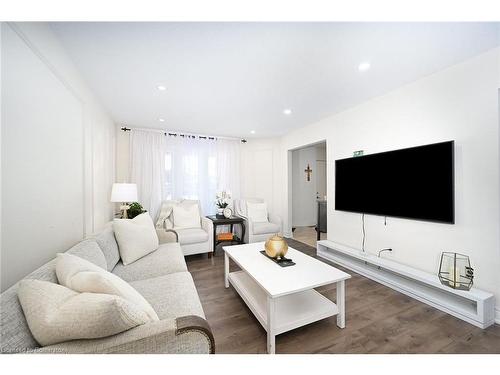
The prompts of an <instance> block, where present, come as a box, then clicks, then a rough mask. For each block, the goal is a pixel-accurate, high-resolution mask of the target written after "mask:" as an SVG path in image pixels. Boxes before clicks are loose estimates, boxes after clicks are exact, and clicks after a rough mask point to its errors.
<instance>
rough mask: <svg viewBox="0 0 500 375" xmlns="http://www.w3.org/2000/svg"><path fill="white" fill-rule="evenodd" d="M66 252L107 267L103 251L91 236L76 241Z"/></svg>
mask: <svg viewBox="0 0 500 375" xmlns="http://www.w3.org/2000/svg"><path fill="white" fill-rule="evenodd" d="M66 253H67V254H71V255H75V256H77V257H79V258H82V259H85V260H86V261H89V262H90V263H92V264H95V265H96V266H98V267H100V268H103V269H105V270H106V269H108V264H107V263H106V258H105V257H104V253H103V252H102V250H101V248H100V247H99V245H98V244H97V242H96V240H95V239H93V238H92V239H88V240H84V241H81V242H78V243H77V244H76V245H75V246H73V247H72V248H71V249H69V250H68V251H66Z"/></svg>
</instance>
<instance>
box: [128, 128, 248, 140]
mask: <svg viewBox="0 0 500 375" xmlns="http://www.w3.org/2000/svg"><path fill="white" fill-rule="evenodd" d="M120 129H121V130H123V131H124V132H128V131H131V130H132V129H134V130H142V131H148V132H155V133H163V134H165V135H170V136H174V137H177V136H179V137H188V138H190V137H192V138H200V139H215V140H216V139H229V140H234V141H240V142H241V143H247V140H246V139H240V138H233V137H219V136H212V135H203V134H193V133H179V132H176V131H169V130H160V129H147V128H127V127H126V126H122V127H121V128H120Z"/></svg>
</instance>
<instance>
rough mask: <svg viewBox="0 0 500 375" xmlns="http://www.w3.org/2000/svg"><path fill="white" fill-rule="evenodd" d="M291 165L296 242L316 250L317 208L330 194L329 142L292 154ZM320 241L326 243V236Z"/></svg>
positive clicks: (293, 229) (292, 217) (324, 233)
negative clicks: (327, 182) (328, 186)
mask: <svg viewBox="0 0 500 375" xmlns="http://www.w3.org/2000/svg"><path fill="white" fill-rule="evenodd" d="M291 161H292V163H291V175H292V178H291V181H290V182H291V212H292V214H291V223H292V225H291V226H292V232H293V238H294V239H295V240H297V241H300V242H303V243H305V244H307V245H310V246H313V247H316V241H317V238H318V237H317V226H318V207H319V206H320V204H321V202H324V201H325V200H326V191H327V187H326V142H324V141H323V142H320V143H316V144H313V145H308V146H304V147H301V148H298V149H295V150H292V151H291ZM320 212H321V211H320ZM325 219H326V218H325ZM320 221H321V220H320ZM323 227H326V225H325V226H323ZM323 230H326V229H323ZM320 238H321V239H326V232H320Z"/></svg>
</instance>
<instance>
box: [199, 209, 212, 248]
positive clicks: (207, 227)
mask: <svg viewBox="0 0 500 375" xmlns="http://www.w3.org/2000/svg"><path fill="white" fill-rule="evenodd" d="M201 228H202V229H203V230H204V231H205V232H207V233H208V242H209V243H210V248H209V249H210V251H211V252H212V251H214V223H213V222H212V220H210V219H208V218H206V217H204V216H202V218H201Z"/></svg>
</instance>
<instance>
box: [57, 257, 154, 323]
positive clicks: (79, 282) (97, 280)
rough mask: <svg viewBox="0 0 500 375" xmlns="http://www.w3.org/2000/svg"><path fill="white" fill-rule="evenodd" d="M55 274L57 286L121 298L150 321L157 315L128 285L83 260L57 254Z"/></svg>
mask: <svg viewBox="0 0 500 375" xmlns="http://www.w3.org/2000/svg"><path fill="white" fill-rule="evenodd" d="M56 273H57V279H58V280H59V284H61V285H64V286H65V287H68V288H70V289H73V290H74V291H76V292H80V293H85V292H87V293H104V294H112V295H115V296H119V297H122V298H124V299H126V300H127V301H129V302H131V303H134V304H136V305H137V306H138V308H140V309H141V310H142V311H144V312H145V313H146V314H147V315H148V316H149V317H150V319H151V321H156V320H158V315H157V314H156V312H155V311H154V309H153V308H152V307H151V305H150V304H149V303H148V302H147V301H146V300H145V299H144V298H143V297H142V296H141V294H140V293H138V292H137V291H136V290H135V289H134V288H133V287H131V286H130V284H129V283H127V282H126V281H124V280H122V279H120V278H119V277H118V276H116V275H114V274H112V273H111V272H108V271H106V270H103V269H101V268H99V267H97V266H95V265H93V264H92V263H90V262H87V261H86V260H84V259H81V258H79V257H76V256H73V255H71V254H57V263H56Z"/></svg>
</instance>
